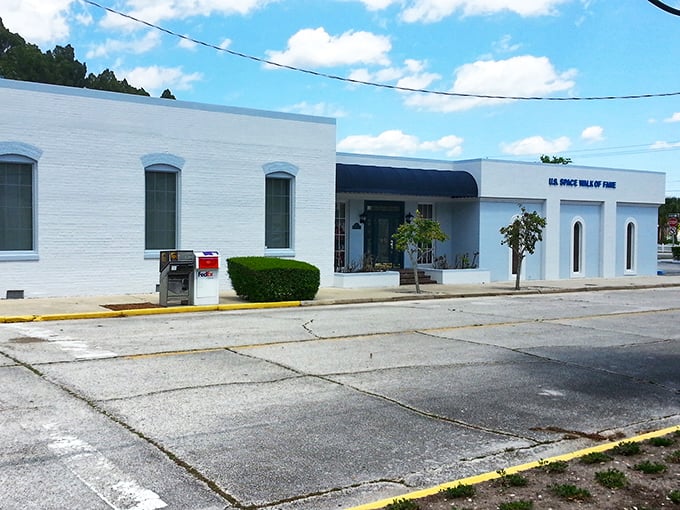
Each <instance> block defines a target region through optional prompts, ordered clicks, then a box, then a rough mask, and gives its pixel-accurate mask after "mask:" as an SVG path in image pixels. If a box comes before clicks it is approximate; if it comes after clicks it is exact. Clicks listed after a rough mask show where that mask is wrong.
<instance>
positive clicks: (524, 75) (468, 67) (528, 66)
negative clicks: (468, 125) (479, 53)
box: [406, 55, 576, 112]
mask: <svg viewBox="0 0 680 510" xmlns="http://www.w3.org/2000/svg"><path fill="white" fill-rule="evenodd" d="M575 75H576V71H575V70H573V69H572V70H568V71H565V72H562V73H558V72H557V71H556V70H555V68H554V67H553V65H552V63H551V62H550V60H549V59H548V58H547V57H534V56H532V55H521V56H517V57H512V58H509V59H507V60H479V61H477V62H473V63H471V64H464V65H462V66H461V67H459V68H458V69H457V70H456V79H455V81H454V83H453V87H452V88H451V89H450V91H449V92H451V93H455V94H475V95H487V96H504V97H508V96H511V97H530V96H541V97H543V96H549V95H551V94H552V93H554V92H560V91H565V90H569V89H571V88H573V87H574V85H575V83H574V81H573V80H572V78H574V76H575ZM510 101H513V99H490V98H479V97H454V96H445V95H437V94H412V95H409V96H408V97H407V98H406V104H407V105H409V106H412V107H415V108H421V109H425V110H431V111H442V112H454V111H461V110H469V109H471V108H475V107H478V106H483V105H489V104H500V103H506V102H510Z"/></svg>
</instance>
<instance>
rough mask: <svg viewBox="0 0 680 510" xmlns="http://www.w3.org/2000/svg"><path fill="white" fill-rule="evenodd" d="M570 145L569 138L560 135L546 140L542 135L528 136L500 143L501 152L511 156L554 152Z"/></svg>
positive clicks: (564, 149)
mask: <svg viewBox="0 0 680 510" xmlns="http://www.w3.org/2000/svg"><path fill="white" fill-rule="evenodd" d="M570 146H571V140H570V139H569V138H568V137H566V136H561V137H560V138H556V139H555V140H546V139H545V138H543V137H542V136H530V137H529V138H524V139H522V140H517V141H516V142H510V143H502V144H501V151H503V154H511V155H513V156H528V155H533V154H554V153H559V152H564V151H566V150H567V149H568V148H569V147H570Z"/></svg>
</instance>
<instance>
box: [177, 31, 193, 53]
mask: <svg viewBox="0 0 680 510" xmlns="http://www.w3.org/2000/svg"><path fill="white" fill-rule="evenodd" d="M184 35H185V37H189V36H188V35H187V34H184ZM177 46H179V47H180V48H183V49H185V50H191V51H193V50H195V49H196V48H197V47H198V44H196V43H195V42H194V41H190V40H189V39H185V38H184V37H183V38H181V39H180V40H179V42H178V43H177Z"/></svg>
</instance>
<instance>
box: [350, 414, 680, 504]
mask: <svg viewBox="0 0 680 510" xmlns="http://www.w3.org/2000/svg"><path fill="white" fill-rule="evenodd" d="M676 431H680V425H675V426H673V427H668V428H665V429H661V430H656V431H653V432H647V433H645V434H641V435H639V436H634V437H630V438H626V439H621V440H617V441H614V442H610V443H605V444H600V445H597V446H592V447H590V448H584V449H582V450H577V451H575V452H571V453H565V454H562V455H556V456H554V457H550V458H548V459H541V460H540V461H533V462H528V463H526V464H520V465H518V466H512V467H509V468H505V470H504V471H505V473H506V474H508V475H511V474H514V473H519V472H522V471H527V470H529V469H534V468H537V467H540V466H541V464H542V463H545V462H555V461H558V460H563V461H568V460H572V459H575V458H578V457H583V456H584V455H587V454H589V453H592V452H604V451H607V450H611V449H612V448H614V447H616V445H618V444H619V443H621V442H623V441H634V442H641V441H646V440H647V439H651V438H653V437H660V436H665V435H668V434H672V433H674V432H676ZM500 476H501V475H500V474H498V472H497V471H494V472H488V473H482V474H480V475H475V476H469V477H467V478H461V479H459V480H454V481H452V482H446V483H443V484H440V485H436V486H434V487H430V488H427V489H422V490H419V491H415V492H410V493H408V494H402V495H400V496H393V497H391V498H386V499H381V500H379V501H374V502H373V503H366V504H364V505H360V506H355V507H351V508H348V509H346V510H378V509H383V508H385V507H386V506H387V505H389V504H390V503H393V502H394V501H395V500H396V499H419V498H424V497H427V496H433V495H435V494H437V493H439V491H441V490H444V489H448V488H452V487H456V486H458V485H459V484H463V485H474V484H478V483H482V482H488V481H489V480H495V479H496V478H500Z"/></svg>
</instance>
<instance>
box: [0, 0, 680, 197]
mask: <svg viewBox="0 0 680 510" xmlns="http://www.w3.org/2000/svg"><path fill="white" fill-rule="evenodd" d="M96 3H98V4H100V5H101V6H104V7H108V8H111V9H114V10H117V11H120V12H124V13H127V14H129V15H131V16H134V17H136V18H139V19H141V20H144V21H146V22H148V23H151V24H155V25H158V26H161V27H163V28H165V29H167V30H170V31H173V32H176V33H177V34H181V35H185V36H187V37H189V38H192V39H195V40H199V41H202V42H205V43H207V44H208V45H211V46H214V47H218V48H224V49H227V50H231V51H234V52H238V53H243V54H247V55H252V56H254V57H257V58H259V59H266V60H269V61H274V62H278V63H281V64H285V65H288V66H292V67H298V68H303V69H308V70H312V71H316V72H320V73H326V74H330V75H334V76H338V77H341V78H351V79H356V80H360V81H366V82H376V83H382V84H387V85H391V86H400V87H407V88H412V89H427V90H431V91H442V92H454V93H468V94H481V95H494V96H504V97H507V96H523V97H526V96H540V97H563V98H570V97H593V96H612V95H613V96H620V95H638V94H660V93H670V92H678V91H680V79H679V78H680V65H678V63H679V62H680V37H678V34H680V17H678V16H673V15H671V14H668V13H666V12H664V11H662V10H660V9H658V8H657V7H654V6H653V5H652V4H651V3H650V2H648V1H647V0H626V1H623V2H614V1H612V0H96ZM669 3H671V4H673V2H669ZM675 5H677V4H675ZM0 17H2V19H3V22H4V24H5V26H7V28H9V29H10V30H11V31H13V32H18V33H20V34H21V35H22V36H23V37H24V38H25V39H26V40H28V41H30V42H33V43H35V44H38V45H39V46H40V47H41V48H42V49H43V50H47V49H51V48H53V47H54V45H56V44H61V45H65V44H67V43H70V44H72V45H73V46H74V47H75V49H76V58H78V59H79V60H80V61H81V62H85V63H86V64H87V67H88V71H89V72H94V73H99V72H101V71H102V70H103V69H105V68H110V69H112V70H114V71H115V73H116V75H117V76H118V77H119V78H121V79H122V78H127V80H128V81H129V82H130V83H131V84H132V85H135V86H138V87H144V88H145V89H146V90H147V91H149V92H150V93H151V94H152V95H154V96H159V95H160V93H161V92H162V91H163V89H165V88H170V89H171V90H172V91H173V93H174V94H175V96H177V98H178V99H179V100H186V101H197V102H202V103H211V104H220V105H228V106H239V107H246V108H258V109H265V110H276V111H285V112H293V113H304V114H311V115H321V116H330V117H335V118H337V137H338V151H342V152H360V153H370V154H385V155H401V156H408V157H423V158H433V159H473V158H480V157H481V158H485V157H488V158H497V159H509V160H523V161H538V158H539V156H540V154H549V155H559V156H564V157H570V158H572V160H573V162H574V163H575V164H582V165H588V166H603V167H615V168H633V169H642V170H652V171H663V172H666V173H667V194H668V195H669V196H670V195H672V196H680V165H678V159H679V157H680V95H679V96H670V97H655V98H647V99H627V100H623V99H620V100H611V101H603V100H593V101H585V100H581V101H521V100H498V99H495V100H489V99H481V98H462V97H452V96H442V95H436V94H425V93H415V92H403V91H398V90H393V89H386V88H381V87H373V86H367V85H356V84H352V83H348V82H345V81H342V80H332V79H328V78H323V77H318V76H313V75H310V74H305V73H301V72H297V71H292V70H286V69H280V68H273V67H272V66H267V65H264V64H262V63H260V62H257V61H254V60H250V59H245V58H241V57H237V56H234V55H232V54H229V53H227V52H225V51H220V50H218V49H214V48H210V47H205V46H201V45H196V44H192V43H190V42H188V41H187V40H184V39H181V38H178V37H175V36H172V35H168V34H166V33H163V32H160V31H158V30H154V29H152V28H149V27H148V26H145V25H143V24H140V23H135V22H133V21H130V20H129V19H126V18H123V17H121V16H118V15H116V14H113V13H111V12H107V11H106V10H104V9H102V8H100V7H96V6H94V5H92V4H91V3H88V2H85V1H83V0H0Z"/></svg>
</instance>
